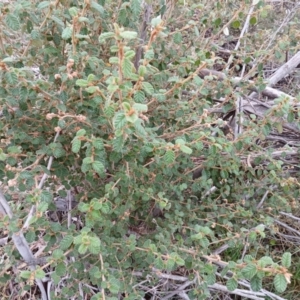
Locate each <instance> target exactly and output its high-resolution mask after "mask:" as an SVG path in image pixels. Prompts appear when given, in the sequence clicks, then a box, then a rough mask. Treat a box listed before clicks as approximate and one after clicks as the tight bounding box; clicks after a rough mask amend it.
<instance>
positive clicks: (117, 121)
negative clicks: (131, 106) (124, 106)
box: [114, 112, 127, 129]
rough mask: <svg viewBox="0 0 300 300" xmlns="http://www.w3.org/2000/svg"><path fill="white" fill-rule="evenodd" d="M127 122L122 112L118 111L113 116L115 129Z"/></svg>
mask: <svg viewBox="0 0 300 300" xmlns="http://www.w3.org/2000/svg"><path fill="white" fill-rule="evenodd" d="M126 124H127V120H126V116H125V114H124V113H123V112H118V113H117V114H116V115H115V118H114V127H115V129H121V128H123V127H124V126H125V125H126Z"/></svg>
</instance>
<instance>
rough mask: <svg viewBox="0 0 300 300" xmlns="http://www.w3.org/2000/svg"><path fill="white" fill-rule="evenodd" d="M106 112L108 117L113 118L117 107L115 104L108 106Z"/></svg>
mask: <svg viewBox="0 0 300 300" xmlns="http://www.w3.org/2000/svg"><path fill="white" fill-rule="evenodd" d="M104 114H105V115H106V116H107V117H108V118H112V117H113V116H114V114H115V109H114V107H113V106H108V107H105V108H104Z"/></svg>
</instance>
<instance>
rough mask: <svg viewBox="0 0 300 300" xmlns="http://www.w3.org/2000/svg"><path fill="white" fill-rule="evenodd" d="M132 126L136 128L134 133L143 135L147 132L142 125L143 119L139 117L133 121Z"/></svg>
mask: <svg viewBox="0 0 300 300" xmlns="http://www.w3.org/2000/svg"><path fill="white" fill-rule="evenodd" d="M134 128H135V130H136V133H137V134H138V135H139V136H141V137H144V136H146V135H147V132H146V130H145V128H144V126H143V121H142V120H141V119H137V120H136V121H135V122H134Z"/></svg>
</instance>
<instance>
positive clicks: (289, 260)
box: [281, 252, 292, 268]
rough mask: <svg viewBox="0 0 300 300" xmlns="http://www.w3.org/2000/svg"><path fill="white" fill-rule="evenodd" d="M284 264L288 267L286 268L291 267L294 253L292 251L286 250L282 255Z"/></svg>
mask: <svg viewBox="0 0 300 300" xmlns="http://www.w3.org/2000/svg"><path fill="white" fill-rule="evenodd" d="M281 262H282V266H283V267H286V268H289V267H290V266H291V263H292V255H291V253H290V252H285V253H284V254H283V255H282V260H281Z"/></svg>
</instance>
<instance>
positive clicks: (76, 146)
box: [72, 138, 81, 153]
mask: <svg viewBox="0 0 300 300" xmlns="http://www.w3.org/2000/svg"><path fill="white" fill-rule="evenodd" d="M80 148H81V141H80V140H79V139H77V138H74V140H73V141H72V152H74V153H78V152H79V150H80Z"/></svg>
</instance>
